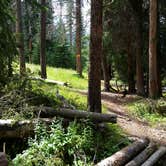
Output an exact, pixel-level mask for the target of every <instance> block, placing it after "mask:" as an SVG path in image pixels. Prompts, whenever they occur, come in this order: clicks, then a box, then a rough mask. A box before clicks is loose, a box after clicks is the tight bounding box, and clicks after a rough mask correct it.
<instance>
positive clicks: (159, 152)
mask: <svg viewBox="0 0 166 166" xmlns="http://www.w3.org/2000/svg"><path fill="white" fill-rule="evenodd" d="M164 154H166V147H164V146H163V147H160V148H159V149H158V150H157V151H156V152H155V153H153V155H152V156H150V157H149V159H148V160H147V161H146V162H144V163H143V164H142V166H153V165H154V164H155V163H156V162H157V161H158V160H159V159H160V158H161V157H162V156H163V155H164Z"/></svg>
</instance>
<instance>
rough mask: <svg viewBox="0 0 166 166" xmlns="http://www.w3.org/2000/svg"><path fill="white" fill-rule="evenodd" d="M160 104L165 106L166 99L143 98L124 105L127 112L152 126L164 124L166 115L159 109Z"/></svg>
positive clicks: (165, 124) (165, 123)
mask: <svg viewBox="0 0 166 166" xmlns="http://www.w3.org/2000/svg"><path fill="white" fill-rule="evenodd" d="M162 106H166V100H165V99H163V98H162V99H159V100H151V99H145V98H144V99H141V100H139V101H136V102H134V103H130V104H127V105H126V107H127V108H128V110H129V113H130V114H131V115H132V116H134V117H136V118H137V119H139V120H140V121H144V122H148V123H149V124H150V125H152V126H166V116H165V111H164V112H163V111H161V107H162Z"/></svg>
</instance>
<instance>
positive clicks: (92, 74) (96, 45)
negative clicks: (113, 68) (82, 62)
mask: <svg viewBox="0 0 166 166" xmlns="http://www.w3.org/2000/svg"><path fill="white" fill-rule="evenodd" d="M102 15H103V1H102V0H97V1H96V0H92V1H91V35H90V57H89V59H90V66H89V80H88V110H89V111H91V112H99V113H100V112H101V80H100V77H101V58H102Z"/></svg>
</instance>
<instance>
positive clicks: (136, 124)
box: [77, 90, 166, 145]
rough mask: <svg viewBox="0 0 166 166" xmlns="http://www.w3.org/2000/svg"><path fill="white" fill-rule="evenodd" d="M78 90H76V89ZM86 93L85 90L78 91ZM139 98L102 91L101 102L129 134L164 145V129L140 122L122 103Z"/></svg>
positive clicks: (165, 143) (165, 140) (165, 139)
mask: <svg viewBox="0 0 166 166" xmlns="http://www.w3.org/2000/svg"><path fill="white" fill-rule="evenodd" d="M77 91H78V90H77ZM79 92H80V93H81V94H84V95H86V94H87V92H86V91H79ZM137 100H140V98H139V97H138V96H136V95H126V97H122V95H121V94H113V93H107V92H102V103H103V104H105V105H106V107H107V109H108V112H110V113H115V114H116V115H117V117H118V118H117V123H118V125H119V126H120V127H121V128H122V129H123V130H124V131H125V132H126V133H127V134H128V135H130V136H136V137H141V138H142V137H146V138H148V139H150V140H152V141H154V142H156V143H158V144H162V145H166V131H165V130H164V129H157V128H153V127H151V126H149V125H148V123H146V122H141V121H138V120H137V119H135V118H134V117H131V116H130V115H129V114H128V112H127V110H126V108H125V107H124V104H126V103H131V102H134V101H137Z"/></svg>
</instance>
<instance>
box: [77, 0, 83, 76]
mask: <svg viewBox="0 0 166 166" xmlns="http://www.w3.org/2000/svg"><path fill="white" fill-rule="evenodd" d="M81 28H82V27H81V0H76V71H77V73H78V74H79V75H80V76H81V75H82V65H81Z"/></svg>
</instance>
